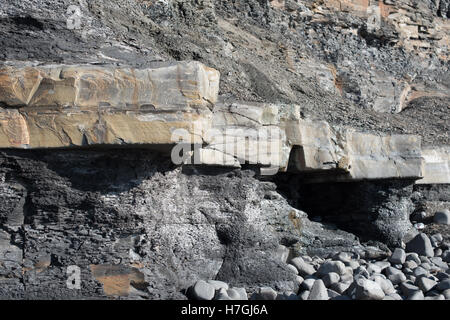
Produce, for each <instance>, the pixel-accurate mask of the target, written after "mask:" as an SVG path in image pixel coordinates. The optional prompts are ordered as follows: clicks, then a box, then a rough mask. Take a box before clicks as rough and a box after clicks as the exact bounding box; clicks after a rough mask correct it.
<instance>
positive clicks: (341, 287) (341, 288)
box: [331, 282, 351, 294]
mask: <svg viewBox="0 0 450 320" xmlns="http://www.w3.org/2000/svg"><path fill="white" fill-rule="evenodd" d="M350 285H351V283H343V282H339V283H335V284H332V285H331V289H332V290H334V291H336V292H337V293H339V294H343V293H344V292H345V291H346V290H347V289H348V288H349V287H350Z"/></svg>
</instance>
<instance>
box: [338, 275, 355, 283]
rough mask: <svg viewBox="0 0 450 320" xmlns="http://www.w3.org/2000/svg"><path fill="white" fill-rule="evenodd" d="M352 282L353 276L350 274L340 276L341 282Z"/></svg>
mask: <svg viewBox="0 0 450 320" xmlns="http://www.w3.org/2000/svg"><path fill="white" fill-rule="evenodd" d="M353 280H354V278H353V275H351V274H344V275H342V276H341V282H345V283H352V282H353Z"/></svg>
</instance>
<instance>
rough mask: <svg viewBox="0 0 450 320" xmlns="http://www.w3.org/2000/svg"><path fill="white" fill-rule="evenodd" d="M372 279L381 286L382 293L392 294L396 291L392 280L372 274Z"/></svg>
mask: <svg viewBox="0 0 450 320" xmlns="http://www.w3.org/2000/svg"><path fill="white" fill-rule="evenodd" d="M373 281H375V282H376V283H378V285H379V286H380V287H381V289H382V290H383V292H384V294H386V295H390V294H393V293H395V292H396V291H395V288H394V285H393V284H392V282H391V281H390V280H388V279H384V278H383V276H382V275H376V276H374V277H373Z"/></svg>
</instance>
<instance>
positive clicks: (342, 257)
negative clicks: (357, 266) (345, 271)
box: [333, 252, 352, 265]
mask: <svg viewBox="0 0 450 320" xmlns="http://www.w3.org/2000/svg"><path fill="white" fill-rule="evenodd" d="M333 260H336V261H341V262H343V263H344V264H345V265H347V264H346V263H349V262H351V261H352V258H351V257H350V255H349V254H348V253H347V252H339V253H338V254H335V255H334V256H333Z"/></svg>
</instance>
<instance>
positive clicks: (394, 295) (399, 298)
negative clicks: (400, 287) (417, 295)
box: [389, 293, 403, 301]
mask: <svg viewBox="0 0 450 320" xmlns="http://www.w3.org/2000/svg"><path fill="white" fill-rule="evenodd" d="M389 296H390V297H392V298H394V300H397V301H400V300H403V298H402V296H401V295H399V294H398V293H393V294H390V295H389Z"/></svg>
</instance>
